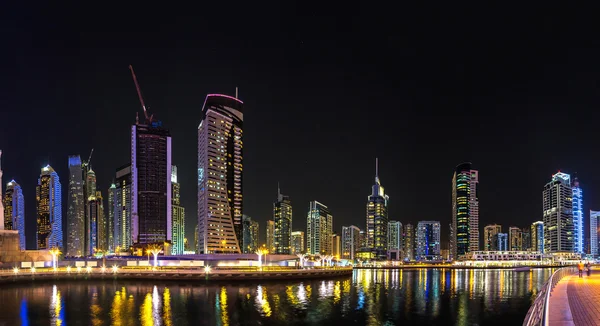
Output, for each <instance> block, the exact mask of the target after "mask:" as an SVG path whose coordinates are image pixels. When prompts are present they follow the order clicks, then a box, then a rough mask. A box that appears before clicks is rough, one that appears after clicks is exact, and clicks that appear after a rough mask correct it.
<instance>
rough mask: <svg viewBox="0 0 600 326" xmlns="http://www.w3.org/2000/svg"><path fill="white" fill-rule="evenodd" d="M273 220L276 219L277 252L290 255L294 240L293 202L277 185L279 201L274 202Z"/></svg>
mask: <svg viewBox="0 0 600 326" xmlns="http://www.w3.org/2000/svg"><path fill="white" fill-rule="evenodd" d="M273 220H274V221H275V234H274V236H275V239H274V246H275V253H276V254H285V255H289V254H290V253H291V241H292V202H291V201H290V197H288V196H284V195H282V194H281V191H279V185H278V186H277V201H275V202H274V203H273Z"/></svg>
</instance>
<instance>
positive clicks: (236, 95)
mask: <svg viewBox="0 0 600 326" xmlns="http://www.w3.org/2000/svg"><path fill="white" fill-rule="evenodd" d="M235 98H238V88H237V86H236V87H235Z"/></svg>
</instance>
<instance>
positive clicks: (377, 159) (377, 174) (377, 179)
mask: <svg viewBox="0 0 600 326" xmlns="http://www.w3.org/2000/svg"><path fill="white" fill-rule="evenodd" d="M375 182H376V183H379V158H377V157H376V158H375Z"/></svg>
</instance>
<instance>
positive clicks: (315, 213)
mask: <svg viewBox="0 0 600 326" xmlns="http://www.w3.org/2000/svg"><path fill="white" fill-rule="evenodd" d="M331 234H333V215H331V212H330V211H329V209H328V208H327V206H325V205H323V204H321V203H319V202H318V201H316V200H313V201H311V202H310V203H309V205H308V216H307V218H306V253H307V254H310V255H316V254H322V255H331V254H332V252H333V248H332V243H331Z"/></svg>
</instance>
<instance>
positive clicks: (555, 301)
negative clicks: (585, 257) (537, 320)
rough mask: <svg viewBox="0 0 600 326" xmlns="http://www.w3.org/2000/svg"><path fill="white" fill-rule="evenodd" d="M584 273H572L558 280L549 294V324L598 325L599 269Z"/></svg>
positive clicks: (599, 309) (599, 304)
mask: <svg viewBox="0 0 600 326" xmlns="http://www.w3.org/2000/svg"><path fill="white" fill-rule="evenodd" d="M586 275H587V274H585V273H584V275H583V278H579V276H578V275H577V274H574V275H571V276H566V277H564V278H563V279H562V280H561V281H560V282H558V284H557V285H556V287H555V288H554V291H552V295H551V296H550V306H549V309H548V314H549V316H548V317H549V318H548V320H549V324H550V326H555V325H556V326H562V325H575V326H588V325H590V326H591V325H594V326H600V269H596V270H595V271H594V270H592V275H591V276H589V277H588V276H586Z"/></svg>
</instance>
